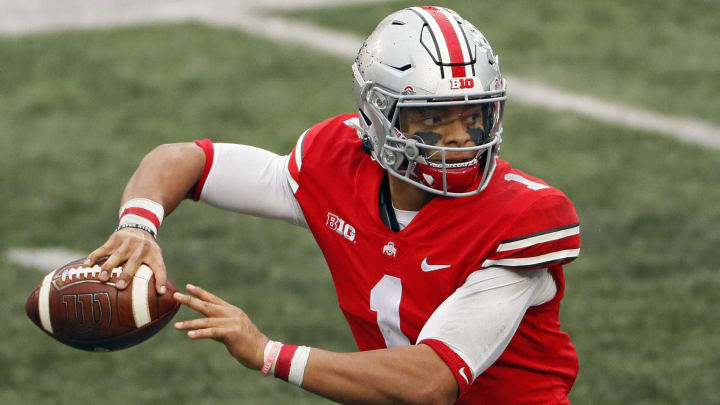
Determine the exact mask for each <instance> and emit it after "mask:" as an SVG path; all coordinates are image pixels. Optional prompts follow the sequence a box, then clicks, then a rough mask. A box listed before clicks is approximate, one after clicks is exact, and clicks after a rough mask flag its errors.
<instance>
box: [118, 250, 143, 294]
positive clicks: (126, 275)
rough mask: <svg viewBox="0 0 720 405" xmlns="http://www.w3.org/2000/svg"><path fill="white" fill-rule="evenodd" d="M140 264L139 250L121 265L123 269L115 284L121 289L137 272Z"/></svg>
mask: <svg viewBox="0 0 720 405" xmlns="http://www.w3.org/2000/svg"><path fill="white" fill-rule="evenodd" d="M141 264H142V259H141V258H140V252H135V253H134V254H133V255H132V256H131V257H130V258H129V259H128V260H127V262H126V263H125V264H124V265H123V271H122V273H121V274H120V277H119V279H118V281H117V284H116V286H117V288H118V289H120V290H122V289H124V288H125V287H127V286H128V285H129V284H130V281H132V278H133V276H134V275H135V273H137V270H138V268H140V265H141Z"/></svg>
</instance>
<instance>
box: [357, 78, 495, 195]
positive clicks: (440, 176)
mask: <svg viewBox="0 0 720 405" xmlns="http://www.w3.org/2000/svg"><path fill="white" fill-rule="evenodd" d="M503 84H504V83H503ZM370 87H371V89H369V91H368V92H367V94H366V99H367V100H368V103H367V104H366V105H367V106H368V107H369V109H370V110H371V114H370V115H371V116H373V118H375V120H373V121H375V122H378V121H379V123H381V124H382V133H383V134H382V135H383V136H379V137H378V138H382V139H377V141H378V143H379V146H380V147H379V148H376V152H379V153H377V154H376V156H374V157H375V159H376V160H378V162H380V164H381V165H382V166H383V167H385V168H386V169H387V170H388V172H389V173H390V174H391V175H392V176H394V177H397V178H399V179H401V180H403V181H406V182H408V183H411V184H413V185H415V186H417V187H419V188H421V189H423V190H425V191H428V192H430V193H433V194H439V195H444V196H451V197H462V196H468V195H474V194H477V193H479V192H481V191H482V190H484V189H485V188H486V187H487V185H488V183H489V181H490V178H491V176H492V173H493V171H494V170H495V158H496V157H497V154H498V152H499V148H500V143H501V142H502V138H501V133H502V125H501V122H502V121H501V119H502V110H503V104H504V100H505V89H504V86H503V88H502V89H501V90H497V91H492V92H485V94H484V95H483V97H482V98H479V97H475V98H471V97H470V96H468V95H466V96H463V97H457V96H456V95H447V96H444V97H443V96H437V95H434V96H432V97H425V96H417V95H402V94H400V95H396V94H393V93H391V92H390V91H387V90H385V89H382V88H380V87H378V86H370ZM423 110H428V111H431V110H432V111H434V112H435V113H434V114H430V115H428V117H422V111H423ZM443 110H446V111H447V113H443ZM405 111H407V112H408V114H405V113H404V112H405ZM451 111H460V114H459V116H457V117H453V116H452V114H451V113H450V112H451ZM468 114H469V115H470V116H468ZM403 115H406V116H407V115H416V116H417V115H420V116H421V118H425V119H426V120H427V119H437V118H433V117H435V116H439V117H443V116H444V117H445V119H446V120H452V121H457V120H468V121H471V122H466V123H464V124H468V125H463V126H465V131H466V132H467V137H466V139H465V141H466V144H469V145H466V146H437V144H438V142H439V141H440V140H441V139H442V138H443V135H442V134H441V133H438V132H436V131H441V132H442V131H445V129H438V130H433V127H436V128H442V127H444V126H445V125H448V124H452V123H451V122H442V121H441V122H438V123H437V125H425V126H422V125H421V126H420V127H421V128H420V129H419V130H414V131H408V130H409V129H410V128H409V127H408V124H409V123H408V122H407V120H405V121H403V119H402V118H401V117H402V116H403ZM473 115H479V117H473ZM379 117H382V119H377V118H379ZM448 117H449V118H448ZM440 119H443V118H440ZM416 129H417V128H416ZM376 132H380V131H377V129H376Z"/></svg>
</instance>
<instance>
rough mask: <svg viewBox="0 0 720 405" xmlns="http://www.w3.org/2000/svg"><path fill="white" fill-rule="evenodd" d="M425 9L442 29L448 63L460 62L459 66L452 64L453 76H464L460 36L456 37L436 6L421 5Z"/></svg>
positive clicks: (453, 30)
mask: <svg viewBox="0 0 720 405" xmlns="http://www.w3.org/2000/svg"><path fill="white" fill-rule="evenodd" d="M422 8H423V9H424V10H425V11H427V12H428V13H430V15H432V17H433V18H434V19H435V22H437V25H438V26H439V27H440V31H442V34H443V37H444V38H445V44H447V47H448V53H449V54H450V63H452V64H453V65H454V64H460V66H452V75H453V77H465V65H464V63H465V60H464V58H463V54H462V48H461V47H460V38H458V36H457V33H456V32H455V29H454V28H453V26H452V23H451V22H450V20H448V18H447V17H446V16H445V14H443V13H442V12H440V10H438V9H437V8H436V7H432V6H423V7H422Z"/></svg>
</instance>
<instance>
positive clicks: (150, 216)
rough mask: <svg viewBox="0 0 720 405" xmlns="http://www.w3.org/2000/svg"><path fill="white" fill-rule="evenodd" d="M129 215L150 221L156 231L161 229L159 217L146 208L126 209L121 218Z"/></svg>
mask: <svg viewBox="0 0 720 405" xmlns="http://www.w3.org/2000/svg"><path fill="white" fill-rule="evenodd" d="M127 214H132V215H137V216H139V217H143V218H145V219H147V220H148V221H150V222H152V223H153V225H155V229H160V220H159V219H158V217H157V215H155V213H153V212H152V211H150V210H146V209H145V208H140V207H130V208H126V209H125V211H123V213H122V215H121V216H120V218H122V217H124V216H125V215H127Z"/></svg>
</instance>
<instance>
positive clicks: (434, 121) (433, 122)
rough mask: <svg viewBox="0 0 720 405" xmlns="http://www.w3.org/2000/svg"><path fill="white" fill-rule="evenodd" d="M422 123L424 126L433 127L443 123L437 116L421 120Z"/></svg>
mask: <svg viewBox="0 0 720 405" xmlns="http://www.w3.org/2000/svg"><path fill="white" fill-rule="evenodd" d="M422 123H423V124H424V125H427V126H430V127H434V126H437V125H440V124H442V123H443V118H442V117H441V116H439V115H429V116H426V117H425V118H423V121H422Z"/></svg>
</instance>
